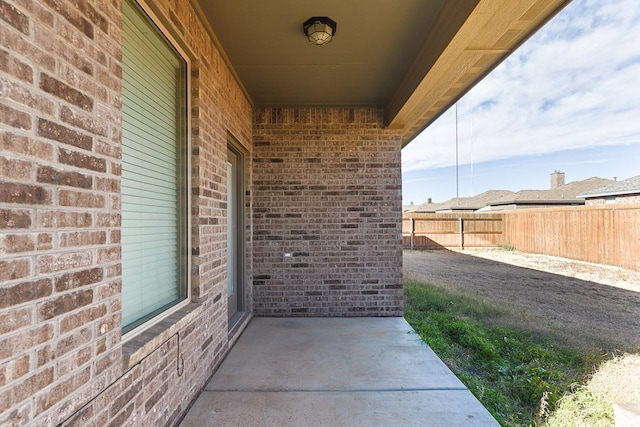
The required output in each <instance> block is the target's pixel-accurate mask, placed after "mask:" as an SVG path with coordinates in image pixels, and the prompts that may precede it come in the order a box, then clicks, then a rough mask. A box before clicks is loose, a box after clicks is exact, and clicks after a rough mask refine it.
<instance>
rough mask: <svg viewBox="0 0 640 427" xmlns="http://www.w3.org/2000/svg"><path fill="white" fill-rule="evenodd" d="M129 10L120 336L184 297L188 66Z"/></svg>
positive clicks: (142, 18)
mask: <svg viewBox="0 0 640 427" xmlns="http://www.w3.org/2000/svg"><path fill="white" fill-rule="evenodd" d="M132 3H133V2H131V1H125V2H124V3H123V12H124V17H123V36H122V37H123V42H122V45H123V53H122V185H121V188H122V193H121V194H122V229H121V233H122V236H121V237H122V329H123V331H124V332H127V331H129V330H131V329H133V328H135V327H137V326H138V325H140V324H142V323H144V322H145V321H147V320H148V319H150V318H152V317H154V316H155V315H157V314H159V313H161V312H162V311H164V310H166V309H167V308H169V307H171V306H173V305H175V304H177V303H178V302H180V301H182V300H184V299H185V297H186V277H185V276H186V275H185V268H186V235H187V230H186V226H185V224H186V214H187V206H186V202H185V200H186V177H185V174H186V167H185V162H186V160H185V159H186V157H185V156H186V153H185V150H186V146H187V144H186V136H185V124H186V102H185V99H186V93H187V92H186V91H187V87H186V77H185V75H186V63H185V61H184V59H183V58H182V57H181V56H180V54H179V53H178V52H177V51H176V50H175V49H174V48H173V46H172V45H171V44H170V43H169V41H168V40H167V39H166V38H165V37H164V36H163V35H162V33H161V32H160V31H159V30H158V28H157V27H156V26H155V25H154V24H153V23H152V22H151V20H150V19H149V18H148V17H147V16H146V15H145V14H144V12H143V11H142V10H141V9H140V8H139V7H138V6H137V5H136V4H132Z"/></svg>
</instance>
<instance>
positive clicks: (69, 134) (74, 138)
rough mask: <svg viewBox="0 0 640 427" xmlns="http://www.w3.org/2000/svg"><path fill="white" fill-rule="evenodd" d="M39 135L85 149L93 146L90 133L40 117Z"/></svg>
mask: <svg viewBox="0 0 640 427" xmlns="http://www.w3.org/2000/svg"><path fill="white" fill-rule="evenodd" d="M38 135H40V136H42V137H45V138H48V139H52V140H54V141H58V142H63V143H65V144H69V145H73V146H74V147H78V148H82V149H85V150H91V149H92V147H93V138H92V137H90V136H89V135H85V134H82V133H80V132H76V131H74V130H72V129H69V128H67V127H64V126H62V125H59V124H57V123H54V122H51V121H49V120H45V119H38Z"/></svg>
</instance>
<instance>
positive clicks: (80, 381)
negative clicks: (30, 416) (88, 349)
mask: <svg viewBox="0 0 640 427" xmlns="http://www.w3.org/2000/svg"><path fill="white" fill-rule="evenodd" d="M90 378H91V367H90V366H88V367H86V368H84V369H83V370H82V371H80V372H78V373H77V374H75V375H74V376H72V377H71V378H69V379H67V380H65V381H63V382H61V383H58V384H56V386H55V387H53V389H51V390H50V391H49V392H47V393H44V394H41V395H40V396H38V397H37V398H36V411H37V412H38V413H42V412H44V411H45V410H47V409H49V408H50V407H52V406H53V405H55V404H56V403H58V402H59V401H61V400H62V399H64V398H66V397H68V396H70V395H72V393H73V392H74V391H76V390H77V389H79V388H80V387H82V385H84V384H86V383H87V382H88V381H89V379H90Z"/></svg>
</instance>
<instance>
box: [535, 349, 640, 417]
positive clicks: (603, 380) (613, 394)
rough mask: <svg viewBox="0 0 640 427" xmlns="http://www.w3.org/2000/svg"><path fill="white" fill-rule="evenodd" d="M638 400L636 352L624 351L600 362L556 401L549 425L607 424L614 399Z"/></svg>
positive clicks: (639, 366)
mask: <svg viewBox="0 0 640 427" xmlns="http://www.w3.org/2000/svg"><path fill="white" fill-rule="evenodd" d="M630 402H640V354H625V355H623V356H619V357H615V358H614V359H612V360H609V361H608V362H605V363H604V364H602V365H601V366H600V367H599V368H598V370H597V372H596V373H595V374H593V376H592V378H591V379H590V380H589V381H588V382H587V384H585V385H584V386H578V387H576V389H575V391H574V392H573V393H571V394H568V395H566V396H565V397H563V398H562V399H560V401H559V402H558V406H557V408H556V410H555V411H554V412H553V413H552V414H551V416H550V417H549V420H548V421H547V423H546V425H547V426H550V427H565V426H566V427H569V426H571V427H573V426H575V427H609V426H613V425H614V410H613V404H614V403H630Z"/></svg>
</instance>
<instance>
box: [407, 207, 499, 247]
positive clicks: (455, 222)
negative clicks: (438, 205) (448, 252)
mask: <svg viewBox="0 0 640 427" xmlns="http://www.w3.org/2000/svg"><path fill="white" fill-rule="evenodd" d="M402 243H403V245H404V247H405V248H411V249H439V248H454V247H458V248H471V247H474V248H477V247H491V246H500V245H502V215H501V214H477V213H461V214H434V213H407V214H405V215H404V216H403V218H402Z"/></svg>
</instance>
